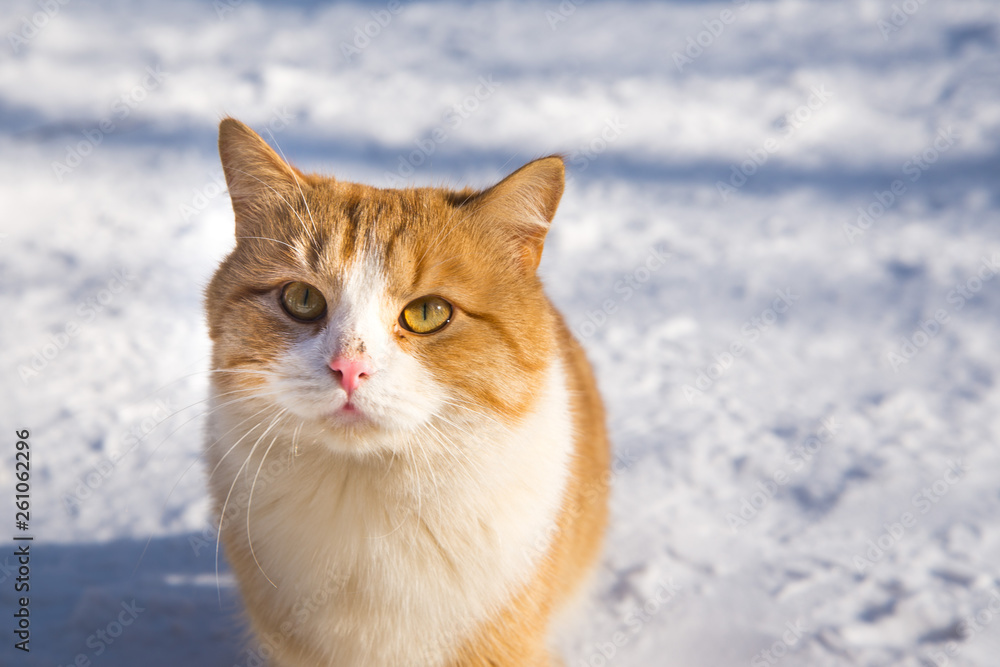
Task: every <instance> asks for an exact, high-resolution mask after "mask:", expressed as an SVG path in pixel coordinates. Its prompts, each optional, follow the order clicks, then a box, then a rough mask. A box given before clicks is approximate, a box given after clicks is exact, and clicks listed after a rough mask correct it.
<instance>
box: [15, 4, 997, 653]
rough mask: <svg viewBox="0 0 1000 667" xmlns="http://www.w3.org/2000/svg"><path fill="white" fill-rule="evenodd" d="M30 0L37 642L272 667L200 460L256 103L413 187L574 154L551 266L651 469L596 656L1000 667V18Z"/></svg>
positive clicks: (21, 158) (628, 510)
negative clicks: (226, 268)
mask: <svg viewBox="0 0 1000 667" xmlns="http://www.w3.org/2000/svg"><path fill="white" fill-rule="evenodd" d="M392 7H396V5H392ZM7 9H8V11H6V12H5V13H4V17H3V18H2V19H0V28H2V29H3V30H2V34H3V35H5V36H6V40H5V41H6V44H5V45H4V51H3V55H2V57H0V155H2V156H3V157H2V159H0V196H2V201H4V202H5V204H6V206H5V210H6V212H7V214H6V217H5V220H4V221H3V223H2V225H0V252H2V256H3V261H2V263H0V275H2V280H0V299H2V304H3V310H4V312H6V313H8V315H7V319H6V321H5V325H4V326H3V327H2V328H0V350H2V352H0V359H2V367H3V370H4V373H5V375H4V377H6V378H7V380H6V381H5V382H4V383H3V386H2V389H0V392H2V394H0V405H2V406H3V407H2V415H3V423H4V424H5V425H6V428H7V429H8V436H7V439H8V441H9V443H10V444H9V445H6V446H5V447H4V449H3V452H4V454H3V457H4V461H5V465H4V466H3V467H2V469H0V490H2V493H3V494H4V496H5V497H7V498H11V497H12V495H13V482H14V480H13V476H12V473H13V470H14V466H13V462H14V458H13V454H14V450H13V434H12V431H14V430H15V429H29V430H30V431H31V437H30V442H31V444H32V450H31V451H32V516H31V528H32V530H31V531H30V532H31V533H32V534H33V535H34V536H35V541H34V543H33V544H32V547H31V548H32V554H33V560H32V571H31V577H32V580H31V583H32V589H31V605H32V606H31V613H32V616H31V619H32V630H33V633H32V639H33V641H32V649H33V650H32V651H31V653H30V654H22V653H21V652H19V651H14V650H13V648H12V646H11V644H12V642H11V640H10V637H11V635H10V634H6V637H7V639H6V640H5V641H4V644H3V648H2V649H0V651H2V653H0V656H2V657H0V663H2V664H5V665H6V664H17V665H43V664H44V665H53V664H57V665H69V664H73V663H74V661H75V660H78V656H82V659H83V660H84V661H88V660H89V661H92V664H94V665H98V664H101V665H138V664H141V665H147V666H151V667H156V666H159V665H177V664H187V665H191V666H192V667H194V666H197V665H220V664H226V665H230V664H232V665H252V664H256V663H255V658H254V657H253V656H251V655H250V654H248V653H247V652H246V650H244V648H243V644H242V635H241V627H240V625H239V623H238V621H237V620H236V619H235V617H234V615H233V612H234V610H235V609H236V605H237V603H236V600H235V596H234V589H233V587H232V582H231V580H230V579H229V577H228V576H227V575H226V573H225V571H223V573H222V576H221V577H220V579H219V581H218V585H217V581H216V577H215V565H214V534H213V533H212V530H211V527H210V523H209V518H208V503H207V499H206V494H205V488H204V472H203V469H202V467H201V463H200V460H199V450H200V445H201V436H200V433H201V415H202V412H203V410H204V405H203V403H202V401H203V399H204V397H205V391H206V376H205V369H206V368H207V355H208V344H207V336H206V332H205V327H204V323H203V317H202V314H201V291H202V289H203V288H204V286H205V284H206V282H207V280H208V278H209V277H210V276H211V274H212V272H213V271H214V268H215V265H216V264H217V262H218V261H219V259H220V258H221V257H223V256H224V254H225V253H226V252H227V250H228V249H229V248H230V247H231V244H232V238H231V234H232V217H231V216H232V214H231V211H230V209H229V204H228V200H227V197H226V195H225V191H224V187H222V186H221V185H220V183H221V181H220V178H221V169H220V167H219V165H218V159H217V156H216V152H215V132H216V126H217V123H218V120H219V119H220V117H222V116H223V115H225V114H232V115H234V116H237V117H239V118H240V119H242V120H244V121H246V122H248V123H249V124H251V125H252V126H254V127H255V128H256V129H258V130H259V131H261V132H262V133H264V134H265V136H268V135H267V131H268V130H269V131H270V132H271V135H270V136H271V137H272V138H273V141H274V142H276V143H277V144H278V145H280V147H281V149H282V150H283V151H284V153H285V154H286V155H287V156H288V157H289V159H291V160H292V161H293V162H294V163H296V164H298V165H299V166H301V167H303V168H306V169H313V170H321V171H324V172H326V173H331V174H335V175H337V177H338V178H342V179H347V180H359V181H363V182H368V183H372V184H375V185H381V186H390V185H393V184H394V183H396V182H407V183H414V184H434V185H439V184H453V185H458V184H472V185H479V186H482V185H486V184H488V183H490V182H492V181H494V180H496V179H498V178H499V177H501V176H502V175H504V174H505V173H507V172H509V171H510V170H512V169H513V168H515V167H517V166H520V165H521V164H523V163H524V162H527V161H528V160H530V159H532V158H534V157H537V156H540V155H545V154H549V153H552V152H562V153H564V154H565V155H566V156H567V157H568V165H569V168H570V183H569V185H568V188H567V191H566V194H565V197H564V199H563V203H562V205H561V208H560V211H559V214H558V215H557V217H556V221H555V225H554V227H553V229H552V232H551V234H550V237H549V241H548V243H547V246H546V255H545V258H544V260H543V263H542V272H543V276H544V278H545V282H546V284H547V286H548V289H549V292H550V294H551V295H552V297H553V299H554V300H555V302H556V303H557V304H558V306H559V307H560V308H561V309H562V311H563V312H564V314H565V315H566V317H567V320H568V321H569V322H570V323H571V325H572V326H573V328H574V330H575V331H576V332H577V333H578V335H579V336H580V338H581V339H582V340H583V342H584V344H585V346H586V348H587V351H588V354H589V355H590V357H591V359H592V361H593V362H594V364H595V367H596V369H597V372H598V375H599V378H600V383H601V387H602V390H603V393H604V396H605V400H606V403H607V406H608V410H609V426H610V429H611V432H612V435H613V439H614V442H615V447H616V453H617V454H618V461H619V465H618V466H617V467H616V471H615V475H614V479H613V485H614V490H613V503H612V510H613V520H612V525H611V530H610V532H609V535H608V541H607V549H606V553H605V556H604V559H603V562H602V565H601V567H600V569H599V571H598V573H597V576H596V577H595V580H594V584H593V594H592V600H591V601H590V603H589V604H588V607H587V608H586V610H585V611H583V612H581V613H579V614H578V615H577V618H576V619H575V622H574V623H573V624H572V626H571V630H570V631H569V632H568V635H567V636H566V637H565V638H564V639H563V641H562V644H563V646H564V652H565V655H566V663H567V665H569V666H571V667H583V666H584V665H589V666H591V667H599V666H600V665H621V666H643V667H645V666H648V665H673V664H676V665H686V666H688V667H698V666H705V667H717V666H718V665H740V664H742V665H747V664H749V665H751V666H753V667H757V666H759V665H785V666H793V665H809V666H826V665H830V666H840V665H902V666H907V667H917V666H920V665H944V664H948V665H960V666H968V665H982V666H987V665H995V664H996V657H995V656H996V655H997V654H998V651H1000V485H998V483H997V480H998V479H1000V448H998V447H997V442H996V439H997V435H998V433H1000V390H998V388H997V382H996V377H997V374H998V372H1000V355H998V354H997V352H996V349H997V343H996V340H997V324H998V313H1000V280H997V279H996V275H995V271H996V269H997V268H998V264H997V263H995V260H994V258H996V260H998V261H1000V227H998V222H1000V192H998V188H997V185H998V180H1000V46H998V39H1000V34H998V31H1000V28H998V26H1000V11H998V5H997V4H996V3H992V2H985V1H973V0H970V1H965V2H949V3H944V2H936V1H933V0H927V1H921V2H917V0H906V1H905V2H897V3H890V2H875V1H873V0H857V1H847V2H839V3H823V2H819V1H806V0H779V1H775V2H764V1H761V0H750V1H748V2H747V1H743V0H740V1H738V2H732V3H727V2H717V3H692V2H681V1H680V0H677V1H675V2H658V3H657V2H620V3H610V2H598V1H595V0H590V1H588V2H586V3H574V2H573V1H572V0H565V1H564V2H561V3H557V2H554V1H553V2H546V3H541V4H534V3H519V2H492V3H459V2H403V3H401V4H400V5H399V9H398V12H396V13H392V12H390V11H389V4H388V3H381V2H371V3H343V4H336V5H329V6H326V5H322V4H320V3H313V2H304V1H302V2H293V3H278V2H252V1H251V0H244V1H242V2H241V1H239V0H228V1H227V0H219V1H218V2H215V3H208V2H204V3H195V2H190V1H188V2H175V3H155V2H152V1H150V0H140V1H136V2H125V1H124V0H120V1H117V2H101V3H98V2H85V1H80V0H63V1H61V0H38V1H37V2H27V1H23V0H18V1H13V2H10V3H8V4H7ZM726 12H728V13H726ZM373 13H374V14H373ZM386 16H388V17H390V18H389V19H386V18H385V17H386ZM373 17H374V18H373ZM379 17H381V18H382V20H383V22H384V23H386V24H385V25H384V26H383V27H379V28H378V34H376V35H374V36H373V37H370V38H369V40H368V42H369V43H368V44H367V45H366V46H365V48H363V49H361V50H360V53H359V54H355V55H353V56H352V57H351V58H350V60H348V59H347V58H346V57H345V55H344V54H343V52H342V44H343V43H348V44H349V43H351V40H353V39H354V38H355V36H356V34H357V33H356V31H355V28H360V29H361V30H362V31H363V30H364V27H365V25H366V24H370V23H371V22H372V21H374V20H375V19H376V18H379ZM22 19H23V20H22ZM560 19H565V20H560ZM904 19H905V22H904ZM25 21H27V24H26V23H25ZM32 21H34V22H35V23H37V24H39V25H41V27H40V28H36V27H35V26H32V25H31V22H32ZM880 21H881V22H882V23H881V24H880ZM893 21H896V22H897V23H899V24H900V25H898V26H896V25H894V24H893V23H892V22H893ZM26 25H28V26H29V27H27V28H26ZM373 25H374V24H373ZM880 25H881V26H882V27H881V28H880ZM886 26H891V27H892V28H898V29H895V30H892V31H890V30H889V28H887V27H886ZM33 28H34V29H33ZM369 29H370V32H372V33H374V32H375V30H374V29H373V28H371V26H369ZM716 33H717V34H716ZM883 33H884V34H883ZM11 35H15V36H16V38H12V37H11ZM20 38H23V41H22V40H21V39H20ZM689 38H690V41H689ZM699 40H700V41H701V42H702V46H701V50H700V51H698V49H694V48H691V47H690V45H691V44H692V43H694V44H697V43H698V41H699ZM15 47H16V48H15ZM689 48H691V51H690V52H689V53H690V54H697V55H695V56H690V55H689V56H688V57H690V58H691V60H690V62H686V63H685V62H680V66H678V59H677V58H676V57H675V54H684V53H685V50H686V49H689ZM436 129H438V130H440V131H439V132H435V130H436ZM442 136H443V137H444V138H443V139H442ZM421 146H422V147H423V148H421ZM428 153H429V155H428ZM74 155H75V156H76V157H74ZM753 156H757V161H758V162H763V164H759V165H758V164H756V163H754V162H752V161H751V160H752V159H753ZM765 158H766V161H765ZM77 160H79V164H78V165H77V166H73V165H75V164H76V162H77ZM55 163H60V164H62V165H65V168H63V167H61V166H59V165H57V164H55ZM741 177H742V178H743V179H745V182H742V181H741ZM731 178H732V179H733V180H730V179H731ZM896 181H898V183H897V184H896V191H895V192H894V191H893V183H894V182H896ZM719 182H722V183H726V184H728V185H731V186H732V188H733V189H732V190H729V191H726V192H725V193H720V189H719V186H718V185H717V184H718V183H719ZM723 195H724V196H723ZM890 198H891V201H890ZM880 199H881V201H880ZM859 208H862V209H866V210H868V211H869V214H868V215H869V216H870V217H869V219H870V222H865V224H864V227H866V228H863V227H862V226H859V225H858V219H859ZM627 281H631V282H627ZM36 354H37V355H41V356H40V357H38V358H37V359H36V358H35V355H36ZM48 357H51V358H48ZM33 360H35V361H34V363H35V364H36V365H37V366H39V368H38V369H37V375H30V374H28V375H26V374H25V373H24V370H23V369H25V368H32V363H33ZM43 364H44V367H42V365H43ZM686 387H687V389H685V388H686ZM5 502H6V501H5ZM7 507H8V511H10V512H13V510H12V509H11V507H10V505H8V506H7ZM744 522H745V523H744ZM13 532H16V531H14V530H13V528H12V533H13ZM13 548H14V547H13V542H9V543H8V547H5V551H4V556H2V557H0V601H2V605H3V609H4V610H5V612H4V614H5V616H6V618H7V621H6V623H7V624H8V625H9V627H10V628H12V627H13V625H12V616H11V615H10V614H12V613H13V610H14V609H15V607H14V602H15V599H14V598H15V596H14V592H13V577H14V574H13V571H12V570H11V569H10V568H11V565H12V563H13V562H14V557H13V556H12V555H11V554H12V552H13ZM141 554H142V557H141V558H140V555H141ZM133 601H134V602H135V604H134V605H133V607H131V608H132V609H133V610H135V609H140V608H141V609H142V611H141V612H138V613H137V614H136V615H135V616H134V618H132V617H131V616H128V611H127V610H125V608H124V607H123V606H122V605H123V604H124V605H126V607H127V606H128V605H130V604H132V603H133ZM6 610H11V611H10V612H9V613H8V612H7V611H6ZM123 610H125V611H123ZM122 613H125V614H126V616H125V618H127V619H129V620H130V621H131V622H130V624H129V625H127V626H115V625H114V624H115V623H116V622H117V621H118V619H119V618H121V614H122ZM970 618H971V619H972V621H973V622H972V623H970V621H969V619H970ZM977 619H978V620H977ZM98 631H102V632H107V633H109V634H106V635H104V636H105V637H108V638H109V639H111V638H112V634H110V633H114V632H118V631H120V635H119V636H117V637H114V638H113V642H112V643H105V642H104V640H102V639H100V638H99V635H97V634H96V633H97V632H98ZM4 632H5V633H9V629H8V628H7V627H5V629H4ZM79 664H84V662H80V663H79Z"/></svg>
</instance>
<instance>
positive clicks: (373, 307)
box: [268, 253, 447, 452]
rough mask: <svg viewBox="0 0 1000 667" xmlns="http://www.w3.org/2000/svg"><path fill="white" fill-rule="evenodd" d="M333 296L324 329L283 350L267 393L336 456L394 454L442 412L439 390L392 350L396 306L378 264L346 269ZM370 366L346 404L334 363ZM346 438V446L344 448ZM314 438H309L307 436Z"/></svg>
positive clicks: (368, 258) (367, 260) (368, 260)
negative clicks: (356, 361)
mask: <svg viewBox="0 0 1000 667" xmlns="http://www.w3.org/2000/svg"><path fill="white" fill-rule="evenodd" d="M340 284H341V286H342V288H341V290H340V293H339V294H329V295H326V296H327V301H328V304H329V308H330V313H329V315H328V324H327V326H326V327H325V328H324V329H322V330H321V331H320V332H318V333H317V334H315V335H311V336H309V337H308V338H304V339H302V340H300V341H298V342H297V343H295V344H294V345H292V346H290V347H289V348H288V349H287V350H286V351H285V353H284V354H283V355H282V356H281V357H279V359H278V362H277V364H276V367H275V368H273V369H271V371H272V372H274V373H275V374H276V376H277V377H276V378H275V379H272V380H270V381H269V385H270V386H269V387H268V391H273V392H274V400H275V402H276V403H278V404H280V405H281V407H283V408H286V409H287V410H288V411H289V412H290V413H291V414H292V415H294V416H295V417H298V418H299V419H300V420H304V421H305V422H306V423H308V424H312V425H313V426H314V428H313V429H310V430H311V431H318V432H319V433H320V434H322V432H323V431H324V429H328V431H329V432H328V433H327V434H326V435H328V436H329V437H328V438H322V437H321V439H328V440H329V442H330V444H332V445H333V446H334V447H335V448H337V449H342V448H343V447H347V448H348V449H349V450H350V451H355V452H357V451H364V450H367V449H368V448H369V447H375V448H388V449H393V442H394V441H399V439H400V438H405V437H406V432H408V431H412V430H413V429H416V428H418V427H419V426H421V425H423V424H425V423H426V422H427V421H428V420H429V419H431V417H433V415H434V414H436V413H437V411H438V410H439V409H440V408H441V406H442V405H443V403H444V401H445V396H446V395H447V394H446V392H445V390H444V388H443V387H441V386H440V384H439V383H437V382H436V381H435V380H434V378H433V377H432V376H431V374H430V373H429V372H428V371H427V370H426V369H425V368H423V367H422V366H421V365H420V363H419V362H418V361H417V360H416V359H415V358H414V357H412V356H410V355H409V354H407V353H406V352H404V351H403V350H402V349H401V348H400V346H399V345H398V344H397V343H396V342H395V339H394V337H393V333H392V331H393V328H394V327H395V325H396V320H397V318H398V317H399V312H398V309H399V307H400V306H399V304H397V303H395V302H394V300H392V299H390V298H389V297H388V290H387V279H386V277H385V272H384V270H383V267H382V266H381V263H380V262H379V261H378V259H377V258H376V257H375V256H374V255H373V254H370V253H366V254H361V255H360V257H359V259H358V260H357V261H355V262H354V263H353V264H351V265H350V266H348V267H346V268H345V269H344V271H343V274H342V276H341V281H340ZM342 355H343V356H348V357H352V358H357V357H360V356H362V355H363V356H366V357H367V358H369V359H370V362H371V368H372V372H371V373H369V374H368V376H367V377H366V378H365V379H364V380H363V381H362V383H361V385H360V386H359V387H358V389H357V390H355V391H354V393H353V395H352V396H351V404H352V405H353V406H354V408H355V410H354V411H352V412H351V413H350V414H345V412H344V411H343V408H344V405H345V403H346V402H347V400H348V397H347V392H346V391H345V390H344V389H343V388H342V387H341V386H340V384H339V381H338V379H337V378H336V377H335V375H334V373H333V372H332V371H331V370H330V367H329V364H330V362H331V361H332V360H333V359H335V358H336V357H338V356H342ZM345 435H346V436H349V440H350V441H349V442H347V441H346V440H345ZM314 437H316V436H315V434H314Z"/></svg>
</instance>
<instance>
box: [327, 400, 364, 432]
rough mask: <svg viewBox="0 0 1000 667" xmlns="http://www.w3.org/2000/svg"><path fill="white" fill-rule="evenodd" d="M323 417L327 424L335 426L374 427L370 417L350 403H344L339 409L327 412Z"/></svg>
mask: <svg viewBox="0 0 1000 667" xmlns="http://www.w3.org/2000/svg"><path fill="white" fill-rule="evenodd" d="M325 417H326V421H327V422H330V423H333V424H335V425H337V426H363V425H374V420H373V419H372V418H371V416H369V415H368V414H367V413H366V412H365V410H363V409H362V408H360V407H359V406H358V405H357V404H356V403H354V402H352V401H346V402H344V403H343V404H342V405H341V406H340V407H337V408H334V409H333V410H331V411H330V412H327V413H326V415H325Z"/></svg>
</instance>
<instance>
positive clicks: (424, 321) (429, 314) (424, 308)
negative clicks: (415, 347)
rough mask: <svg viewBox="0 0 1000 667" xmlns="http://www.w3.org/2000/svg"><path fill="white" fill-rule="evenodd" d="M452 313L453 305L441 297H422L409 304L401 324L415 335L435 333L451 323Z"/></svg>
mask: <svg viewBox="0 0 1000 667" xmlns="http://www.w3.org/2000/svg"><path fill="white" fill-rule="evenodd" d="M451 311H452V309H451V304H450V303H448V302H447V301H445V300H444V299H442V298H441V297H439V296H422V297H420V298H419V299H414V300H413V301H411V302H410V303H409V304H407V306H406V308H404V309H403V312H402V313H400V315H399V324H400V326H402V327H403V328H404V329H406V330H407V331H412V332H413V333H418V334H429V333H435V332H437V331H440V330H441V329H443V328H444V326H445V325H446V324H448V322H450V321H451Z"/></svg>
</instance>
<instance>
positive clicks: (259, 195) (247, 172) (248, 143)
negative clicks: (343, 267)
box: [219, 118, 307, 237]
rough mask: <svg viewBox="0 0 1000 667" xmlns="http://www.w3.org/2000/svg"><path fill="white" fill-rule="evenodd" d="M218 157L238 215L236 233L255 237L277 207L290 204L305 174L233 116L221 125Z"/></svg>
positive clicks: (289, 205) (298, 194)
mask: <svg viewBox="0 0 1000 667" xmlns="http://www.w3.org/2000/svg"><path fill="white" fill-rule="evenodd" d="M219 157H220V158H221V159H222V170H223V172H224V173H225V175H226V185H227V187H228V188H229V197H230V199H232V202H233V212H234V213H235V214H236V235H237V237H239V236H252V235H253V234H254V233H255V232H254V231H253V230H254V229H255V228H256V227H258V226H259V225H260V224H262V223H264V222H266V220H268V219H269V214H270V213H271V212H272V211H273V210H274V209H275V208H282V207H286V206H287V207H291V202H293V201H295V200H297V199H298V198H299V197H302V196H303V195H302V189H303V188H305V187H307V186H306V184H307V180H306V177H305V176H304V175H303V174H302V172H300V171H298V170H297V169H295V168H294V167H292V166H291V165H289V164H288V163H286V162H285V161H284V160H283V159H282V158H281V157H280V156H279V155H278V154H277V153H275V152H274V150H273V149H272V148H271V147H270V146H268V145H267V143H266V142H265V141H264V140H263V139H261V138H260V136H259V135H258V134H257V133H256V132H254V131H253V130H251V129H250V128H249V127H247V126H246V125H244V124H243V123H241V122H239V121H238V120H236V119H234V118H226V119H224V120H223V121H222V123H220V124H219Z"/></svg>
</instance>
